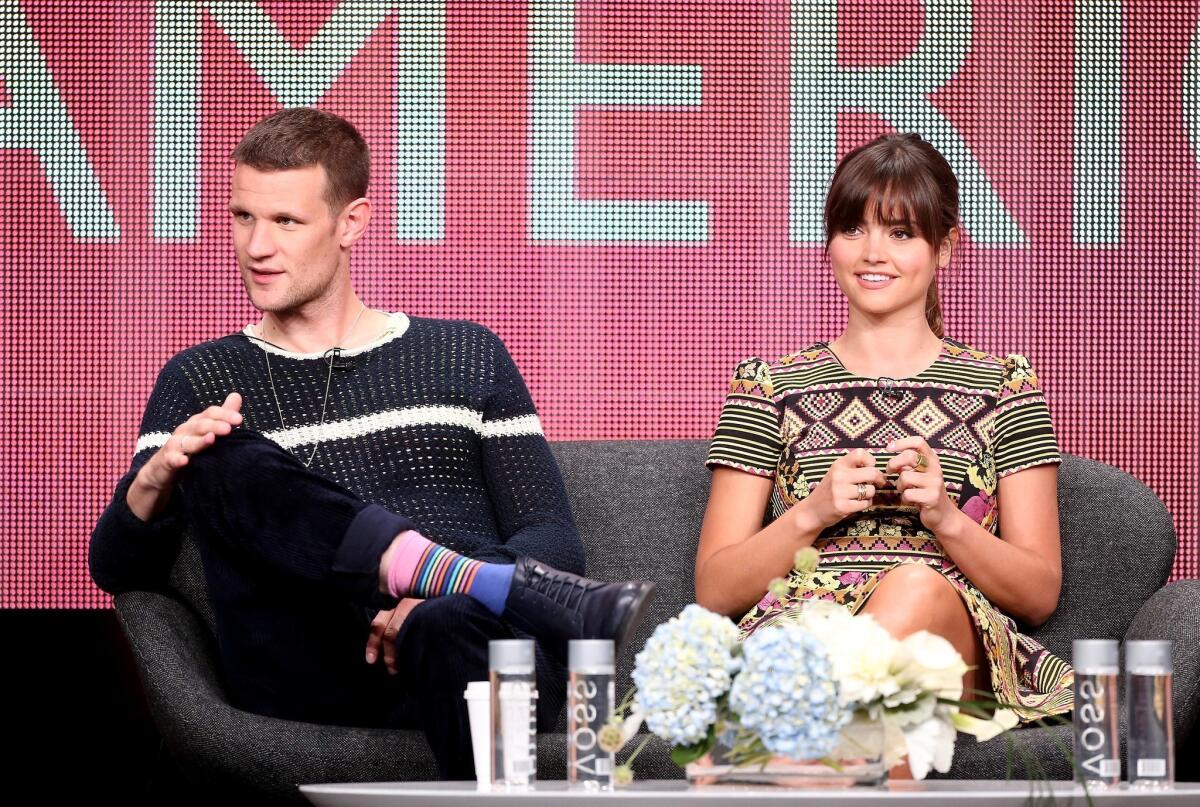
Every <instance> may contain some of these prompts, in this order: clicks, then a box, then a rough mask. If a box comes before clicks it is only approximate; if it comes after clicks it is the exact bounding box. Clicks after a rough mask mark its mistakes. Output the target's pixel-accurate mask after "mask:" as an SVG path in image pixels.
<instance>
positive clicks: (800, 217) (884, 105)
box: [790, 0, 1025, 244]
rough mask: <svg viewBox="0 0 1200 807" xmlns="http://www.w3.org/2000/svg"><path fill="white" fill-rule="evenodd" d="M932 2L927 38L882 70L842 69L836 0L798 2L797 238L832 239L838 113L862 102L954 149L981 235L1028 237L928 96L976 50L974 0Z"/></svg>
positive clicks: (971, 218)
mask: <svg viewBox="0 0 1200 807" xmlns="http://www.w3.org/2000/svg"><path fill="white" fill-rule="evenodd" d="M924 9H925V20H924V30H923V32H922V34H921V41H920V42H919V43H918V44H917V47H916V49H915V50H914V51H913V52H912V53H910V54H909V55H907V56H905V57H904V58H903V59H901V60H900V61H898V62H894V63H892V64H889V65H885V66H882V67H867V68H843V67H839V66H838V64H837V50H838V42H837V28H838V25H837V23H838V8H837V2H836V0H816V2H795V1H794V2H793V3H792V56H791V65H792V88H791V89H792V93H791V95H792V110H791V136H792V138H791V177H790V183H791V211H790V215H791V226H790V230H791V239H792V240H793V241H802V242H810V243H812V242H815V243H824V241H825V235H824V230H823V227H822V223H821V217H822V212H823V207H824V201H825V192H826V190H827V188H828V186H829V180H830V178H831V177H832V176H833V170H834V168H835V167H837V113H838V110H839V109H861V110H864V111H867V112H872V113H875V114H878V115H881V116H883V117H884V118H886V119H887V120H888V122H890V123H891V124H892V125H893V126H894V127H896V128H897V129H899V130H900V131H903V132H916V133H917V134H919V135H920V136H921V137H923V138H925V139H926V140H928V141H929V142H930V143H932V144H933V145H934V146H935V147H936V148H937V149H938V150H939V151H941V152H942V154H944V155H946V160H947V161H948V162H949V163H950V166H951V168H953V169H954V173H955V175H956V176H957V177H958V182H959V187H960V193H961V196H962V204H961V208H962V219H963V223H964V224H965V225H966V227H967V229H969V230H970V231H971V239H972V240H973V241H975V242H976V243H983V244H1023V243H1025V235H1024V233H1022V232H1021V228H1020V227H1019V226H1018V225H1017V223H1016V221H1014V220H1013V217H1012V216H1011V215H1010V214H1009V212H1008V210H1007V209H1006V208H1005V207H1004V204H1003V202H1001V201H1000V198H999V197H998V196H997V195H996V192H995V190H994V189H993V188H992V186H991V183H990V182H988V179H987V177H986V176H985V175H984V173H983V169H982V168H981V167H980V165H979V163H978V161H977V160H976V159H975V157H974V155H973V154H972V153H971V150H970V148H968V147H967V144H966V142H965V141H964V140H963V139H962V136H961V135H960V134H959V133H958V132H957V131H955V129H954V127H953V126H952V125H951V124H950V121H948V120H946V117H945V116H944V115H943V114H942V113H941V112H940V111H939V110H938V109H937V108H936V107H935V106H934V105H933V104H932V103H930V101H929V98H928V96H929V95H930V94H931V93H932V92H933V91H934V90H936V89H938V88H939V87H941V86H943V85H944V84H946V83H947V82H948V81H950V79H952V78H953V77H954V75H955V74H956V73H957V72H958V69H959V67H960V66H962V63H963V60H964V59H965V58H966V56H967V53H968V52H969V51H970V49H971V4H970V3H969V2H967V0H925V3H924ZM879 30H881V31H882V29H879ZM880 35H881V36H884V35H886V34H885V33H882V32H881V33H880Z"/></svg>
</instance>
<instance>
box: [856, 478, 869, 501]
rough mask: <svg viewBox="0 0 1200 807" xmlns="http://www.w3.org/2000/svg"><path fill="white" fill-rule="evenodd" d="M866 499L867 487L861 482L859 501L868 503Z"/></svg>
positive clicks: (859, 485) (859, 484)
mask: <svg viewBox="0 0 1200 807" xmlns="http://www.w3.org/2000/svg"><path fill="white" fill-rule="evenodd" d="M866 498H867V486H866V485H864V484H863V483H862V482H859V483H858V500H859V501H860V502H861V501H866Z"/></svg>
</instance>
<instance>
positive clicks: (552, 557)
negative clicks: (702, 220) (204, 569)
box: [90, 314, 583, 594]
mask: <svg viewBox="0 0 1200 807" xmlns="http://www.w3.org/2000/svg"><path fill="white" fill-rule="evenodd" d="M267 351H269V352H270V363H271V374H272V375H273V377H274V386H275V393H276V394H277V396H278V408H279V409H282V417H283V422H282V423H281V422H280V412H279V411H278V409H277V406H276V399H275V397H274V396H273V395H272V392H271V386H270V384H269V382H268V372H267V364H266V356H265V353H266V352H267ZM336 364H337V366H336V367H335V369H334V370H333V376H332V384H331V386H330V390H329V400H328V405H327V411H326V412H325V421H324V424H323V425H319V424H320V423H321V407H322V401H323V400H324V397H325V386H326V379H327V377H328V374H329V365H328V363H327V360H326V359H325V358H323V357H322V356H321V355H320V354H299V353H293V352H289V351H284V350H282V349H279V348H276V347H273V346H270V345H268V344H266V343H263V342H260V341H258V340H256V339H252V338H251V337H250V331H249V328H247V330H245V331H243V332H242V333H238V334H233V335H230V336H226V337H223V338H221V339H217V340H215V341H211V342H205V343H203V344H200V345H197V346H195V347H192V348H188V349H187V350H184V351H182V352H181V353H179V354H177V355H176V356H174V357H173V358H172V359H171V360H170V361H169V362H167V364H166V366H165V367H164V368H163V369H162V372H161V373H160V374H159V377H158V381H157V383H156V384H155V387H154V391H153V393H152V394H151V396H150V401H149V403H148V404H147V406H146V412H145V415H144V416H143V419H142V425H141V431H140V434H139V436H138V441H137V446H136V449H135V452H134V457H133V463H132V465H131V467H130V469H129V472H128V473H127V474H126V475H125V476H124V477H123V478H122V479H121V480H120V482H119V483H118V484H117V488H116V492H115V493H114V495H113V500H112V502H111V503H110V504H109V506H108V508H107V509H106V510H105V511H104V513H103V515H102V516H101V517H100V521H99V523H98V524H97V525H96V529H95V531H94V532H93V534H92V542H91V550H90V563H91V571H92V577H93V578H94V579H95V580H96V582H97V584H99V585H100V587H101V588H103V589H104V590H105V591H108V592H110V593H114V594H116V593H120V592H123V591H128V590H132V589H149V590H154V589H161V588H162V587H163V586H164V585H165V582H166V579H167V575H168V572H169V570H170V567H171V564H172V563H173V561H174V558H175V556H176V554H177V553H178V548H179V540H180V536H181V534H182V531H183V528H184V526H185V525H184V524H183V520H182V518H181V516H180V513H181V510H180V508H179V506H178V505H179V501H178V500H179V496H177V495H176V496H173V497H172V502H171V506H170V507H169V508H168V510H167V511H166V512H165V513H164V514H162V515H161V516H159V517H158V518H156V519H154V520H152V521H150V522H143V521H141V520H140V519H138V518H137V517H136V516H135V515H134V514H133V513H132V512H131V511H130V510H129V507H128V505H127V504H126V502H125V496H126V493H127V491H128V489H129V485H130V484H131V483H132V481H133V478H134V476H135V475H136V474H137V471H138V469H139V468H141V466H142V464H143V463H145V462H146V460H147V459H149V457H150V456H151V455H152V454H153V453H154V452H155V451H156V450H157V449H158V448H159V447H160V446H162V445H163V444H164V443H165V442H166V440H167V437H168V436H169V435H170V434H171V432H172V431H174V429H175V428H176V427H177V426H178V425H179V424H180V423H182V422H183V421H185V420H187V419H188V418H189V417H191V416H192V415H194V414H196V413H197V412H200V411H201V410H203V409H204V408H206V407H208V406H211V405H214V404H220V403H221V402H222V401H223V400H224V399H225V397H226V396H227V395H228V394H229V393H230V392H232V391H237V392H239V393H241V395H242V397H243V405H242V410H241V411H242V414H243V416H244V421H243V425H244V427H246V428H250V429H254V430H255V431H259V432H261V433H263V434H264V435H265V436H266V437H268V438H269V439H271V440H273V441H275V442H276V443H278V444H279V445H280V446H282V447H283V448H285V449H287V450H289V451H291V452H292V453H293V454H294V455H295V456H296V457H297V458H298V459H299V460H301V461H302V462H304V461H307V460H308V458H309V455H310V454H311V453H312V451H313V448H314V446H315V447H316V455H315V457H314V458H313V461H312V465H311V468H312V470H313V471H316V472H317V473H319V474H321V475H323V476H325V477H327V478H329V479H331V480H333V481H334V482H337V483H339V484H341V485H342V486H344V487H346V488H347V489H349V490H351V491H353V492H354V493H355V494H357V495H358V496H359V497H360V498H362V499H363V500H364V501H367V502H371V503H375V504H378V505H381V506H382V507H385V508H387V509H388V510H391V511H392V512H394V513H397V514H399V515H402V516H405V517H407V518H408V519H411V520H412V521H413V522H414V523H415V524H416V525H417V527H418V529H419V530H420V531H421V532H422V533H423V534H425V535H426V536H428V537H429V538H430V539H431V540H434V541H437V542H439V543H442V544H444V545H446V546H448V547H450V548H451V549H454V550H455V551H457V552H460V553H462V554H465V555H468V556H470V557H472V558H477V559H481V560H487V561H495V562H501V563H510V562H512V561H513V560H514V559H515V558H516V557H517V556H518V555H528V556H531V557H535V558H537V559H539V560H542V561H544V562H546V563H548V564H550V565H551V566H555V567H557V568H560V569H564V570H568V571H573V572H578V573H582V571H583V547H582V543H581V542H580V539H579V536H578V533H577V532H576V529H575V524H574V520H573V519H572V516H571V511H570V506H569V504H568V502H567V497H566V492H565V490H564V488H563V483H562V479H561V477H560V476H559V473H558V469H557V466H556V465H555V463H554V459H553V457H552V455H551V454H550V450H549V446H548V445H547V443H546V439H545V437H544V436H543V434H542V430H541V425H540V423H539V421H538V417H537V413H536V412H535V410H534V406H533V401H532V400H531V398H530V396H529V392H528V390H527V389H526V387H525V384H524V381H523V380H522V378H521V375H520V373H519V371H518V370H517V368H516V365H515V364H514V363H513V360H512V358H511V357H510V356H509V354H508V351H507V350H506V349H505V347H504V345H503V343H502V342H501V341H500V339H499V338H498V337H497V336H496V335H495V334H493V333H492V332H491V331H489V330H487V329H486V328H484V327H483V326H480V325H476V324H474V323H469V322H455V321H446V320H432V319H419V318H412V319H410V318H409V317H406V316H405V315H403V314H393V315H392V317H391V327H390V328H389V329H388V330H387V331H385V333H383V334H382V335H381V336H380V337H378V338H377V339H375V340H374V341H373V342H371V343H370V344H367V345H364V346H363V347H361V348H356V349H354V350H349V351H345V352H344V353H343V354H342V358H341V359H340V360H339V362H337V363H336ZM218 439H220V438H218Z"/></svg>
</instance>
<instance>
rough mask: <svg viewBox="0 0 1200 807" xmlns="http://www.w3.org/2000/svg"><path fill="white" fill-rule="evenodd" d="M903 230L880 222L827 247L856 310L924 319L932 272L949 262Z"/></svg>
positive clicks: (946, 248)
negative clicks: (906, 315) (906, 314)
mask: <svg viewBox="0 0 1200 807" xmlns="http://www.w3.org/2000/svg"><path fill="white" fill-rule="evenodd" d="M950 243H951V239H950V238H947V239H945V240H944V241H943V243H942V246H941V249H939V250H937V254H935V250H934V248H933V245H932V244H930V243H929V242H928V241H926V240H925V239H924V238H922V237H921V236H919V235H917V233H916V232H915V231H914V230H913V229H911V228H909V227H906V226H904V225H899V224H884V223H883V222H881V221H879V220H878V218H877V217H876V218H873V219H872V220H868V221H863V222H861V223H859V224H857V225H853V226H850V227H847V228H845V229H844V230H842V231H841V232H838V233H835V234H834V236H833V240H832V241H830V242H829V260H830V263H831V264H832V265H833V274H834V277H835V278H836V280H837V283H838V286H840V287H841V289H842V293H843V294H845V295H846V299H847V300H848V301H849V303H850V307H851V308H852V309H858V310H859V311H861V312H863V313H865V314H868V315H871V316H874V317H880V316H887V315H890V314H904V313H908V314H911V315H913V316H914V317H920V318H921V319H922V320H924V313H925V296H926V294H927V293H928V291H929V284H930V283H932V282H933V276H934V270H935V269H936V267H938V266H945V264H946V262H948V260H949V258H950Z"/></svg>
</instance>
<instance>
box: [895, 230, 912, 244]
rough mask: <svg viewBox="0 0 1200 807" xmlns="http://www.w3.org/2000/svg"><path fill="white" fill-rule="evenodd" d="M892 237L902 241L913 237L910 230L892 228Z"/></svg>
mask: <svg viewBox="0 0 1200 807" xmlns="http://www.w3.org/2000/svg"><path fill="white" fill-rule="evenodd" d="M892 237H893V238H898V239H900V240H901V241H904V240H907V239H909V238H912V233H911V232H909V231H908V230H892Z"/></svg>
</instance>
